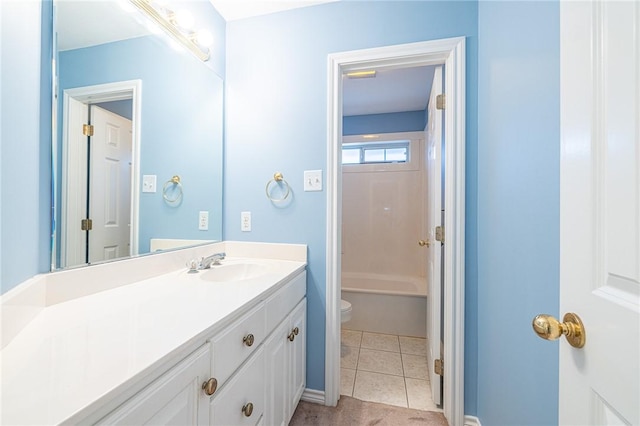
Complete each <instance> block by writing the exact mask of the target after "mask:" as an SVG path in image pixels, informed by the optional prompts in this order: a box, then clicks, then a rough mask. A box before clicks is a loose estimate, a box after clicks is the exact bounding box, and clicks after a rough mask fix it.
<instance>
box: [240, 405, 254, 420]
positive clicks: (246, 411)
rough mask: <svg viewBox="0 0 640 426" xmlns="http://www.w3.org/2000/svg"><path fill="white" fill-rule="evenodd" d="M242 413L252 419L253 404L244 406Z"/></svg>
mask: <svg viewBox="0 0 640 426" xmlns="http://www.w3.org/2000/svg"><path fill="white" fill-rule="evenodd" d="M242 412H243V413H244V415H245V416H246V417H250V416H251V414H252V413H253V404H252V403H251V402H249V403H248V404H246V405H244V406H242Z"/></svg>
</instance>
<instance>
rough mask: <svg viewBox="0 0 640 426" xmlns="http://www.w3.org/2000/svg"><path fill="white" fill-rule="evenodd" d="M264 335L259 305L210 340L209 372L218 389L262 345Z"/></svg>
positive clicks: (262, 318) (262, 316)
mask: <svg viewBox="0 0 640 426" xmlns="http://www.w3.org/2000/svg"><path fill="white" fill-rule="evenodd" d="M266 335H267V333H266V329H265V305H264V303H260V304H259V305H258V306H256V307H255V308H253V309H252V310H251V311H249V312H247V313H246V314H245V315H244V316H243V317H241V318H240V319H239V320H237V321H235V322H234V323H233V324H232V325H231V326H229V327H228V328H227V329H225V330H223V331H222V332H220V333H218V334H216V335H215V336H214V337H213V339H211V353H212V354H213V356H212V361H211V362H212V364H211V372H212V377H214V378H215V379H216V380H218V387H221V386H223V385H224V383H225V382H226V381H227V379H229V377H230V376H231V375H232V374H233V372H234V371H235V370H236V369H237V368H238V367H239V366H240V365H241V364H242V363H243V362H244V361H245V360H246V359H247V358H249V356H250V355H251V354H252V353H253V352H254V351H255V350H256V348H257V347H258V346H260V345H261V344H262V341H263V340H264V338H265V337H266Z"/></svg>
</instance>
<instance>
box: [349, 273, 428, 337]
mask: <svg viewBox="0 0 640 426" xmlns="http://www.w3.org/2000/svg"><path fill="white" fill-rule="evenodd" d="M342 299H344V300H346V301H348V302H350V303H351V306H352V307H353V311H352V313H351V321H349V322H346V323H344V324H343V327H344V328H349V329H353V330H363V331H370V332H374V333H385V334H399V335H402V336H415V337H426V332H427V282H426V279H424V278H414V277H404V276H392V275H380V274H363V273H353V272H343V273H342Z"/></svg>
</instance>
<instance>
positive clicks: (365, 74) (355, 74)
mask: <svg viewBox="0 0 640 426" xmlns="http://www.w3.org/2000/svg"><path fill="white" fill-rule="evenodd" d="M346 75H347V78H375V76H376V71H375V70H369V71H352V72H348V73H347V74H346Z"/></svg>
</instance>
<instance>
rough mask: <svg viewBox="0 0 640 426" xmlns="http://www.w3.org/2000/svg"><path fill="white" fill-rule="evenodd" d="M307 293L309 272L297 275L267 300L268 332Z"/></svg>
mask: <svg viewBox="0 0 640 426" xmlns="http://www.w3.org/2000/svg"><path fill="white" fill-rule="evenodd" d="M306 293H307V272H306V271H304V272H302V273H301V274H300V275H298V276H296V277H295V278H294V279H293V280H291V282H290V283H288V284H287V285H285V286H284V287H282V288H281V289H280V290H278V291H277V292H276V293H275V294H274V295H273V296H271V297H270V298H269V299H267V301H266V309H267V333H271V331H272V330H273V329H275V328H276V326H277V325H278V324H280V323H281V322H282V320H283V319H284V318H285V317H286V316H287V315H288V314H289V312H291V310H292V309H293V308H294V307H295V306H296V305H297V304H298V302H300V301H301V300H302V298H303V297H304V295H305V294H306Z"/></svg>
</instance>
